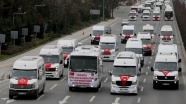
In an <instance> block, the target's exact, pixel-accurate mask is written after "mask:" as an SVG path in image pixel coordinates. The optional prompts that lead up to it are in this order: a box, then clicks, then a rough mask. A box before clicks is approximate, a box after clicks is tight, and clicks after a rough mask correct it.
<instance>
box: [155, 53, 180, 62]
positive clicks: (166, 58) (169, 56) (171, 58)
mask: <svg viewBox="0 0 186 104" xmlns="http://www.w3.org/2000/svg"><path fill="white" fill-rule="evenodd" d="M177 61H178V60H177V58H176V55H175V53H171V52H164V53H161V52H158V53H157V55H156V59H155V62H177Z"/></svg>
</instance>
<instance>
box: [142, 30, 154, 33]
mask: <svg viewBox="0 0 186 104" xmlns="http://www.w3.org/2000/svg"><path fill="white" fill-rule="evenodd" d="M143 32H149V33H150V34H154V30H143Z"/></svg>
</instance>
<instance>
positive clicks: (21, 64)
mask: <svg viewBox="0 0 186 104" xmlns="http://www.w3.org/2000/svg"><path fill="white" fill-rule="evenodd" d="M42 64H44V60H43V58H42V57H40V56H23V57H22V58H20V59H18V60H16V61H15V62H14V65H13V68H14V69H24V70H27V69H28V70H32V69H38V67H39V66H41V65H42Z"/></svg>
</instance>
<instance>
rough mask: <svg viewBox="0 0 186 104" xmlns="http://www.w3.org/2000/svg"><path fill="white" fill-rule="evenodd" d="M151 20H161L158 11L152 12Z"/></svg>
mask: <svg viewBox="0 0 186 104" xmlns="http://www.w3.org/2000/svg"><path fill="white" fill-rule="evenodd" d="M153 20H154V21H160V20H161V13H160V11H158V10H154V11H153Z"/></svg>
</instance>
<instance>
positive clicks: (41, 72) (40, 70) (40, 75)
mask: <svg viewBox="0 0 186 104" xmlns="http://www.w3.org/2000/svg"><path fill="white" fill-rule="evenodd" d="M43 73H44V72H43V68H42V66H40V67H39V68H38V76H39V78H41V77H42V75H43Z"/></svg>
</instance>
